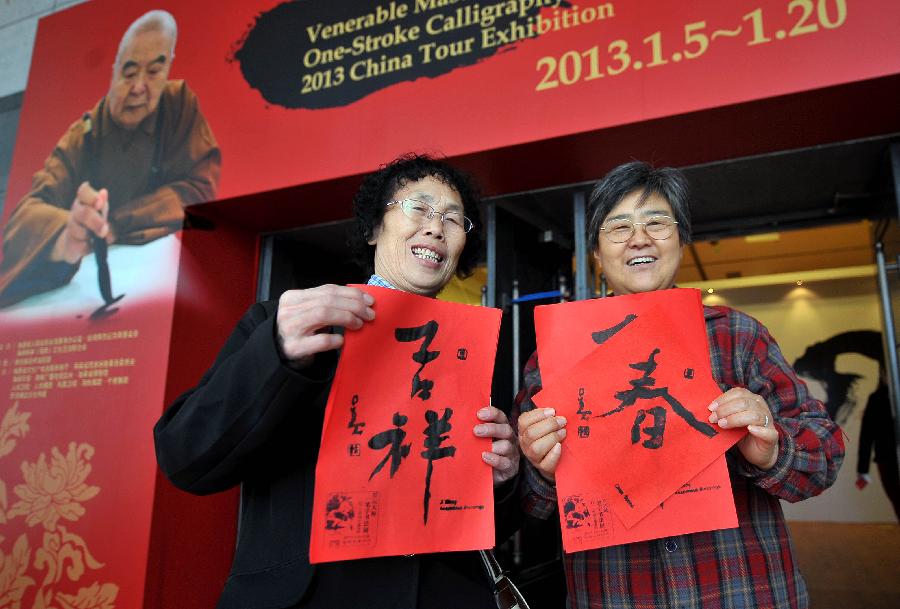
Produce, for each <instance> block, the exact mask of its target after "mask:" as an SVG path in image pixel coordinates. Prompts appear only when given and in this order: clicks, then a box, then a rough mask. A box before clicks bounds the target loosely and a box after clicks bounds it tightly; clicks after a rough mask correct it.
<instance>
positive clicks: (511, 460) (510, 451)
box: [472, 406, 519, 486]
mask: <svg viewBox="0 0 900 609" xmlns="http://www.w3.org/2000/svg"><path fill="white" fill-rule="evenodd" d="M478 418H479V419H480V420H481V421H483V423H479V424H478V425H476V426H475V427H474V428H473V429H472V432H473V433H474V434H475V435H476V436H478V437H480V438H493V439H494V443H493V444H492V445H491V452H483V453H481V458H482V459H484V462H485V463H487V464H488V465H490V466H491V467H492V468H493V474H494V486H497V485H498V484H502V483H503V482H506V481H507V480H509V479H510V478H512V477H513V476H515V475H516V473H518V471H519V447H518V446H517V445H516V435H515V434H514V433H513V430H512V426H511V425H510V424H509V419H507V418H506V415H505V414H504V413H503V411H502V410H500V409H499V408H495V407H493V406H485V407H484V408H482V409H481V410H479V411H478Z"/></svg>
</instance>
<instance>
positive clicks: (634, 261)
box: [628, 256, 656, 266]
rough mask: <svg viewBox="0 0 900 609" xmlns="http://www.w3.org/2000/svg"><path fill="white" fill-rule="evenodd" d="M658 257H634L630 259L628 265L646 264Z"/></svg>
mask: <svg viewBox="0 0 900 609" xmlns="http://www.w3.org/2000/svg"><path fill="white" fill-rule="evenodd" d="M655 261H656V258H654V257H652V256H640V257H638V258H632V259H631V260H629V261H628V266H634V265H636V264H646V263H648V262H655Z"/></svg>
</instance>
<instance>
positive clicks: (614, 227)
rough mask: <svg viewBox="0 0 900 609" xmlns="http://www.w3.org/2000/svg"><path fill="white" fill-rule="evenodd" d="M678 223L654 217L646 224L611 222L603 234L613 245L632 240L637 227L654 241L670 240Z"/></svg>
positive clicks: (619, 220)
mask: <svg viewBox="0 0 900 609" xmlns="http://www.w3.org/2000/svg"><path fill="white" fill-rule="evenodd" d="M675 224H676V222H675V221H674V220H673V219H672V218H670V217H668V216H653V217H651V218H648V219H647V220H646V221H645V222H633V221H632V220H629V219H627V218H620V219H617V220H612V221H610V222H609V223H608V224H607V225H606V226H605V227H603V228H604V230H603V232H605V233H606V236H607V237H608V238H609V240H610V241H612V242H613V243H624V242H625V241H628V240H629V239H631V237H632V236H633V235H634V232H635V230H636V227H637V226H643V227H644V230H645V231H647V234H648V235H650V237H651V238H653V239H658V240H662V239H668V238H669V237H671V236H672V233H673V232H674V228H675Z"/></svg>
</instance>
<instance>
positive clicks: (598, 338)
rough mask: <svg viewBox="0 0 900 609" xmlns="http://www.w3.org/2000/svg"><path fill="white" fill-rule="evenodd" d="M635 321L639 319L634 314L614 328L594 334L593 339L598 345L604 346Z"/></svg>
mask: <svg viewBox="0 0 900 609" xmlns="http://www.w3.org/2000/svg"><path fill="white" fill-rule="evenodd" d="M635 319H637V315H635V314H634V313H631V314H629V315H626V316H625V319H623V320H622V321H620V322H619V323H617V324H616V325H614V326H613V327H611V328H607V329H606V330H597V331H596V332H594V333H592V334H591V338H592V339H593V340H594V342H595V343H597V344H598V345H602V344H603V343H605V342H606V341H608V340H609V339H610V338H612V337H613V336H614V335H615V334H616V333H617V332H618V331H619V330H621V329H622V328H624V327H625V326H627V325H628V324H630V323H631V322H633V321H634V320H635Z"/></svg>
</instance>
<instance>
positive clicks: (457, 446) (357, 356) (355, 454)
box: [310, 286, 501, 563]
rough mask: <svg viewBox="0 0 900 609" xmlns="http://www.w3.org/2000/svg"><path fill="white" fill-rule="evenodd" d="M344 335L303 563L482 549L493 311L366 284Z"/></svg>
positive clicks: (487, 543) (488, 485)
mask: <svg viewBox="0 0 900 609" xmlns="http://www.w3.org/2000/svg"><path fill="white" fill-rule="evenodd" d="M355 287H359V288H360V289H363V290H365V291H367V292H369V293H370V294H371V295H372V296H374V297H375V305H374V307H373V308H374V309H375V312H376V318H375V320H374V321H372V322H369V323H366V324H364V326H363V328H362V329H361V330H359V331H350V330H348V331H347V332H346V333H345V335H344V336H345V343H344V348H343V351H342V353H341V359H340V362H339V364H338V368H337V371H336V373H335V378H334V383H333V385H332V388H331V394H330V395H329V398H328V404H327V406H326V410H325V424H324V429H323V431H322V446H321V448H320V450H319V460H318V463H317V465H316V488H315V499H314V506H313V516H312V535H311V541H310V562H312V563H319V562H328V561H335V560H347V559H353V558H367V557H373V556H392V555H400V554H412V553H423V552H446V551H454V550H473V549H483V548H490V547H492V546H493V545H494V504H493V482H492V476H491V469H490V466H488V465H487V464H486V463H484V461H482V459H481V453H482V452H483V451H486V450H490V447H491V440H490V439H486V438H479V437H477V436H475V435H474V433H473V432H472V428H473V427H474V426H475V425H476V424H478V423H479V420H478V419H477V417H476V412H477V411H478V410H479V409H480V408H483V407H485V406H487V405H488V404H489V403H490V389H491V375H492V371H493V366H494V355H495V352H496V348H497V335H498V332H499V328H500V315H501V313H500V311H499V310H496V309H489V308H484V307H473V306H470V305H461V304H454V303H449V302H442V301H439V300H435V299H431V298H424V297H421V296H415V295H412V294H408V293H406V292H402V291H399V290H389V289H384V288H378V287H372V286H355Z"/></svg>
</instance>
